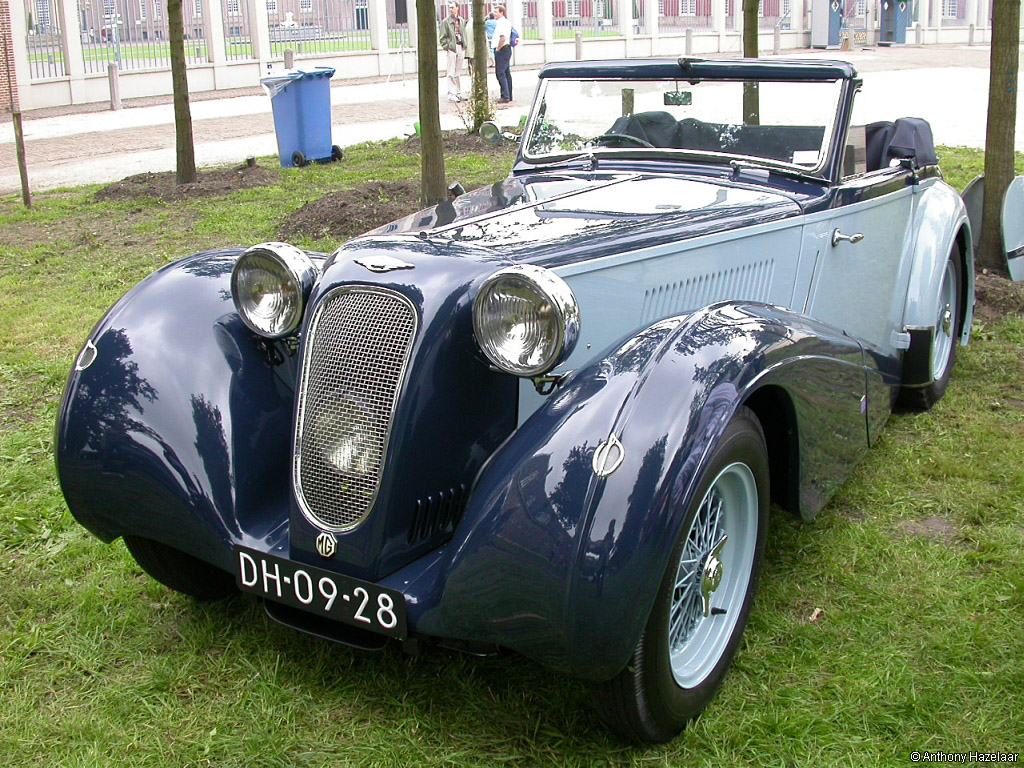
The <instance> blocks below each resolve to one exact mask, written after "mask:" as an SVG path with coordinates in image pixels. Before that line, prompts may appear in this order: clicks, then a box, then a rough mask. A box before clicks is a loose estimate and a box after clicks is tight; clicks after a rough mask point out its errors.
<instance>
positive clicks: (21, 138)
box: [11, 111, 32, 208]
mask: <svg viewBox="0 0 1024 768" xmlns="http://www.w3.org/2000/svg"><path fill="white" fill-rule="evenodd" d="M11 118H12V121H13V123H14V147H15V153H16V154H17V156H18V173H19V174H20V175H21V202H23V203H24V204H25V207H26V208H31V207H32V193H31V192H30V191H29V188H28V165H27V164H26V163H25V134H24V132H23V131H22V129H21V112H20V111H17V112H12V113H11Z"/></svg>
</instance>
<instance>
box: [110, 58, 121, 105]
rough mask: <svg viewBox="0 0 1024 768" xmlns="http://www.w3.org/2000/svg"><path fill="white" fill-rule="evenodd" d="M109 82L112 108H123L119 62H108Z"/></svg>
mask: <svg viewBox="0 0 1024 768" xmlns="http://www.w3.org/2000/svg"><path fill="white" fill-rule="evenodd" d="M107 82H108V83H109V84H110V108H111V109H113V110H118V109H120V108H121V77H120V72H119V71H118V69H117V64H115V63H114V62H110V63H109V64H107Z"/></svg>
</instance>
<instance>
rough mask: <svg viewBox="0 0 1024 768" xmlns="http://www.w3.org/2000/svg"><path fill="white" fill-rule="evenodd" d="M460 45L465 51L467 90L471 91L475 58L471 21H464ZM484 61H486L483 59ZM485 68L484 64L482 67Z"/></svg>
mask: <svg viewBox="0 0 1024 768" xmlns="http://www.w3.org/2000/svg"><path fill="white" fill-rule="evenodd" d="M462 43H463V47H464V48H465V49H466V72H467V73H468V74H469V90H470V92H472V90H473V59H474V57H475V45H474V40H473V19H471V18H470V19H466V25H465V27H463V30H462ZM485 61H486V59H485ZM484 66H486V64H485V65H484Z"/></svg>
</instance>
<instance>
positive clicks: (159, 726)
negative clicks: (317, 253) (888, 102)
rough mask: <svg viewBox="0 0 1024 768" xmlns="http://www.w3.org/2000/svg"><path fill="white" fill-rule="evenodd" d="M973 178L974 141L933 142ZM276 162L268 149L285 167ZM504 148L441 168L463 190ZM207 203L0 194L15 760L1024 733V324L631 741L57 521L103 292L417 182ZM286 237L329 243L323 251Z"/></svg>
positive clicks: (729, 760) (684, 753)
mask: <svg viewBox="0 0 1024 768" xmlns="http://www.w3.org/2000/svg"><path fill="white" fill-rule="evenodd" d="M941 159H942V161H943V163H944V165H945V167H946V169H947V179H949V180H950V181H951V183H953V184H954V185H956V186H957V187H958V188H961V189H962V188H963V186H964V184H966V182H967V181H968V180H969V179H970V178H971V177H972V176H973V175H974V174H975V173H977V172H978V171H979V170H980V167H981V157H980V153H977V152H973V151H967V150H943V151H942V153H941ZM275 162H276V161H275V160H272V159H265V160H264V161H262V164H263V165H264V166H265V167H267V168H273V167H274V165H275ZM507 164H508V161H507V158H505V157H499V156H493V155H491V156H484V155H481V156H466V157H461V158H451V159H450V160H449V162H448V175H449V178H450V179H459V180H460V181H462V183H463V184H464V185H465V186H466V187H467V188H472V187H474V186H478V185H481V184H484V183H487V182H490V181H494V180H497V179H499V178H501V177H502V176H504V174H505V173H506V169H507ZM276 172H278V173H279V174H280V181H279V182H278V183H276V184H274V185H272V186H268V187H264V188H259V189H251V190H241V191H237V192H234V193H232V194H229V195H226V196H224V197H220V198H212V199H202V200H187V201H184V202H176V203H164V202H159V201H155V200H141V201H129V202H102V203H101V202H97V201H96V200H95V198H94V194H95V192H96V189H97V188H96V187H82V188H75V189H68V190H62V191H58V192H52V193H44V194H40V195H38V196H37V197H36V198H35V207H34V208H33V209H32V210H31V211H25V210H23V209H22V208H21V206H20V202H19V200H18V199H17V198H15V197H7V198H0V295H2V296H3V303H2V305H0V319H2V326H3V328H4V329H5V332H4V334H3V336H2V338H0V584H2V586H3V588H2V589H0V691H2V692H3V693H2V696H0V756H2V757H3V759H4V761H5V764H6V765H9V766H14V767H20V766H31V765H45V766H74V767H75V768H79V767H82V768H90V767H92V766H96V767H97V768H98V767H99V766H103V767H104V768H106V767H107V766H112V765H117V766H218V767H227V766H238V767H242V766H245V767H247V768H249V767H252V766H328V765H330V766H412V765H417V766H418V765H438V766H439V765H460V766H461V765H467V766H488V767H491V766H495V765H502V764H508V765H516V766H540V765H568V766H590V765H614V766H619V765H623V766H684V765H685V766H766V767H767V766H772V767H775V766H812V765H813V766H879V765H881V766H899V765H907V764H909V755H910V752H911V750H945V751H955V750H960V751H968V750H1002V751H1004V752H1006V751H1009V752H1020V751H1022V749H1021V748H1022V747H1024V710H1022V707H1021V703H1020V698H1021V693H1022V691H1024V621H1022V616H1024V558H1022V552H1024V469H1022V463H1024V448H1022V446H1024V394H1022V391H1024V317H1022V316H1020V315H1012V316H1006V317H1004V318H1003V319H1000V320H997V321H995V322H990V323H987V324H985V325H982V326H976V329H975V333H974V336H973V339H972V343H971V345H970V346H969V347H967V348H961V349H958V351H957V365H956V369H955V371H954V376H953V380H952V383H951V384H950V387H949V389H948V391H947V393H946V397H945V398H944V399H943V400H942V401H941V402H940V403H939V404H938V405H937V406H936V407H935V409H934V410H932V411H931V412H929V413H924V414H900V415H896V416H894V417H893V418H892V419H891V420H890V422H889V424H888V426H887V427H886V429H885V431H884V433H883V435H882V438H881V440H880V443H879V444H878V445H877V446H876V447H874V448H873V449H872V450H871V451H870V453H869V454H868V456H867V458H866V460H865V461H863V462H862V463H861V464H860V466H859V467H858V468H857V470H856V472H855V474H854V475H853V477H852V478H851V479H850V480H849V481H848V482H847V483H846V484H845V485H844V486H843V488H842V489H841V490H840V491H839V493H838V494H837V495H836V496H835V497H834V498H833V500H832V502H831V503H830V504H829V506H828V507H827V508H826V509H825V510H824V511H823V512H822V513H821V515H820V516H819V518H818V519H817V520H816V521H815V522H813V523H802V522H799V521H797V520H795V519H793V518H792V517H791V516H789V515H788V514H787V513H784V512H782V511H781V510H773V513H772V518H771V525H770V530H769V538H768V551H767V560H766V565H765V572H764V575H763V577H762V588H761V591H760V593H759V596H758V601H757V604H756V606H755V608H754V613H753V617H752V620H751V623H750V626H749V628H748V629H747V633H746V636H745V640H744V643H743V647H742V648H741V650H740V653H739V656H738V658H737V661H736V665H735V668H734V669H733V671H732V672H731V673H730V675H729V676H728V678H727V679H726V683H725V685H724V687H723V689H722V691H721V692H720V694H719V695H718V697H717V698H716V699H715V701H714V702H713V703H712V705H711V707H710V709H709V710H708V711H707V712H706V713H705V714H704V716H703V717H702V718H700V720H699V721H697V723H696V724H694V725H693V726H692V727H691V728H689V729H688V730H687V731H686V732H685V733H684V734H683V735H682V736H681V737H679V738H678V739H676V740H675V741H674V742H672V743H671V744H668V745H665V746H661V747H657V748H647V749H638V748H635V747H632V746H629V745H625V744H623V743H621V742H620V741H618V740H616V739H615V738H614V737H613V736H611V735H610V734H609V733H608V732H606V731H605V730H604V729H603V728H602V727H601V726H600V725H599V724H598V723H597V722H596V720H595V718H594V717H593V715H592V714H591V711H590V709H589V707H588V693H587V690H586V688H585V687H584V686H583V685H581V684H579V683H577V682H574V681H572V680H568V679H565V678H562V677H559V676H557V675H552V674H550V673H548V672H547V671H545V670H544V669H542V668H541V667H539V666H537V665H535V664H533V663H531V662H529V661H526V660H524V659H522V658H519V657H516V656H515V655H511V654H509V655H506V656H501V657H494V658H485V659H477V658H471V657H465V656H460V655H457V654H454V653H449V652H445V651H436V652H431V653H428V654H426V655H424V656H421V657H419V658H411V657H406V656H404V655H403V654H402V653H401V652H400V651H393V650H387V651H384V652H381V653H365V652H360V651H355V650H351V649H348V648H346V647H343V646H338V645H334V644H331V643H328V642H325V641H321V640H317V639H315V638H312V637H307V636H304V635H301V634H299V633H296V632H293V631H290V630H287V629H284V628H281V627H279V626H277V625H276V624H274V623H272V622H271V621H270V620H269V619H267V618H266V617H265V615H264V613H263V611H262V609H261V608H260V606H259V605H258V604H256V603H255V602H253V601H252V600H249V599H244V598H241V597H238V598H233V599H231V600H228V601H226V602H222V603H215V604H198V603H195V602H193V601H192V600H190V599H187V598H185V597H183V596H181V595H178V594H175V593H172V592H170V591H168V590H167V589H165V588H163V587H162V586H160V585H158V584H156V583H154V582H153V581H151V580H150V579H149V578H147V577H146V576H144V575H143V574H142V573H141V571H140V570H139V568H138V567H136V566H135V564H134V563H133V561H132V560H131V559H130V557H129V556H128V554H127V552H126V550H125V549H124V547H123V545H122V544H121V543H116V544H114V545H111V546H107V545H104V544H102V543H100V542H99V541H98V540H96V539H94V538H92V537H91V536H90V535H89V534H87V533H86V532H85V531H84V530H83V529H82V528H80V527H79V526H78V525H77V524H76V523H75V522H74V521H73V520H72V518H71V516H70V514H69V513H68V512H67V510H66V508H65V506H64V502H63V498H62V497H61V494H60V491H59V489H58V487H57V484H56V480H55V477H54V470H53V459H52V455H51V450H52V433H53V421H54V414H55V411H56V407H57V401H58V398H59V396H60V393H61V390H62V387H63V385H64V381H65V378H66V375H67V372H68V369H69V367H70V365H71V362H72V360H73V358H74V356H75V354H76V352H77V351H78V349H79V347H80V345H81V344H82V342H83V341H84V339H85V338H86V335H87V334H88V332H89V329H90V328H91V327H92V325H93V323H95V322H96V321H97V320H98V319H99V318H100V316H101V315H102V313H103V312H104V311H105V310H106V308H107V307H108V306H109V305H110V304H111V303H112V302H113V301H114V300H116V299H117V298H118V297H119V296H120V295H121V294H122V293H123V292H124V291H126V290H127V289H128V288H130V287H131V286H132V285H134V284H135V283H136V282H138V281H139V280H140V279H141V278H142V277H144V276H145V275H147V274H148V273H150V272H151V271H152V270H154V269H156V268H157V267H159V266H161V265H163V264H165V263H167V262H168V261H171V260H173V259H176V258H178V257H180V256H184V255H186V254H189V253H191V252H194V251H196V250H200V249H205V248H210V247H216V246H222V245H227V244H251V243H255V242H259V241H264V240H271V239H274V238H275V230H276V227H277V225H278V223H279V222H280V221H281V220H282V219H283V217H284V216H286V215H287V214H288V213H290V212H291V211H292V210H294V209H295V208H298V207H299V206H301V205H302V204H303V203H304V202H306V201H309V200H315V199H318V198H319V197H320V196H322V195H323V194H325V193H327V192H329V191H333V190H337V189H342V188H347V187H352V186H354V185H357V184H361V183H363V182H365V181H367V180H383V181H404V180H406V179H409V178H413V179H415V178H417V177H418V173H419V159H418V157H416V156H413V155H407V154H404V153H402V152H400V151H396V149H395V147H394V146H393V145H388V144H384V145H381V144H373V145H363V146H360V147H354V148H352V149H350V150H346V154H345V161H344V162H343V163H340V164H335V165H329V166H314V167H310V168H306V169H302V170H299V171H295V170H280V169H277V170H276ZM298 244H299V245H302V246H304V247H309V248H316V249H320V250H325V249H327V250H329V249H331V248H332V247H333V245H334V244H333V243H331V242H327V241H306V242H299V243H298Z"/></svg>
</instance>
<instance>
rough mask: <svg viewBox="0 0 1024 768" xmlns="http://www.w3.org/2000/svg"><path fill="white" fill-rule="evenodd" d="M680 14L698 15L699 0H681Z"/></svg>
mask: <svg viewBox="0 0 1024 768" xmlns="http://www.w3.org/2000/svg"><path fill="white" fill-rule="evenodd" d="M679 15H680V16H696V15H697V0H679Z"/></svg>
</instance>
